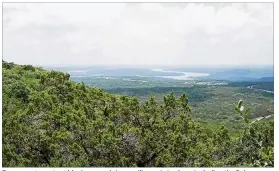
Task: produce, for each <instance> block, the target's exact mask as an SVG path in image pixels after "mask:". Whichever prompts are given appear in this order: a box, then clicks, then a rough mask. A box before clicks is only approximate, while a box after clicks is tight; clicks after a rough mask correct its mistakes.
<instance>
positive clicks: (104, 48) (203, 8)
mask: <svg viewBox="0 0 279 171" xmlns="http://www.w3.org/2000/svg"><path fill="white" fill-rule="evenodd" d="M3 41H4V42H3V58H4V60H6V61H9V62H15V63H18V64H33V65H52V64H58V65H63V64H67V65H69V64H70V65H99V64H100V65H104V64H106V65H145V64H146V65H261V64H273V5H272V4H271V3H249V4H245V3H240V4H238V3H233V4H230V3H207V4H200V3H190V4H189V3H167V4H166V3H162V4H159V3H155V4H153V3H128V4H125V3H45V4H43V3H33V4H31V3H26V4H24V3H21V4H16V3H4V4H3Z"/></svg>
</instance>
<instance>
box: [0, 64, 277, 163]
mask: <svg viewBox="0 0 279 171" xmlns="http://www.w3.org/2000/svg"><path fill="white" fill-rule="evenodd" d="M2 66H3V69H2V71H3V92H2V94H3V95H2V98H3V104H2V106H3V114H2V118H3V122H2V127H3V154H2V156H3V159H2V163H3V166H4V167H23V166H25V167H224V166H227V167H236V166H239V167H242V166H249V167H251V166H261V167H263V166H265V167H273V166H274V153H273V149H274V123H273V120H270V121H259V122H252V121H250V120H249V118H248V117H247V116H248V114H249V110H244V111H243V110H242V109H243V108H241V107H242V106H243V104H244V102H240V103H238V104H236V106H235V109H233V108H232V110H236V112H237V113H239V115H240V116H241V117H242V118H243V122H244V123H245V125H246V126H245V128H244V130H243V132H241V133H239V135H238V136H237V137H232V136H231V135H230V132H229V130H228V129H227V128H226V127H224V126H222V125H216V127H219V129H218V130H217V131H214V130H210V129H209V128H208V127H205V126H204V125H203V124H201V123H197V122H194V121H193V120H192V117H191V115H192V113H191V112H192V111H191V107H190V106H189V104H188V102H189V100H191V99H188V97H187V96H186V95H185V94H181V96H178V97H177V96H176V95H175V94H174V93H170V94H168V95H167V96H165V97H164V98H163V99H162V103H159V102H157V101H156V100H155V98H154V97H152V96H151V97H150V98H149V99H147V100H146V101H144V102H143V103H140V102H139V100H138V99H137V98H134V97H130V96H124V95H115V94H110V93H107V92H105V91H104V90H102V89H99V88H94V87H89V86H86V85H84V84H83V83H75V82H72V81H70V80H69V78H70V75H69V74H68V73H63V72H57V71H46V70H44V69H42V68H37V67H33V66H31V65H16V64H13V63H7V62H5V61H2Z"/></svg>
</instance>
